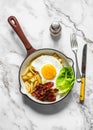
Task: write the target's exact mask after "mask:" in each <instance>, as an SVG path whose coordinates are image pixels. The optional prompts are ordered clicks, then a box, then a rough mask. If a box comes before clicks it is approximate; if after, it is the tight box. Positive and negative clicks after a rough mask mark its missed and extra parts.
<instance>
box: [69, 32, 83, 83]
mask: <svg viewBox="0 0 93 130" xmlns="http://www.w3.org/2000/svg"><path fill="white" fill-rule="evenodd" d="M70 42H71V48H72V51H73V52H74V54H75V59H76V80H77V82H80V81H81V74H80V70H79V66H78V59H77V51H78V43H77V39H76V34H75V33H73V34H71V36H70Z"/></svg>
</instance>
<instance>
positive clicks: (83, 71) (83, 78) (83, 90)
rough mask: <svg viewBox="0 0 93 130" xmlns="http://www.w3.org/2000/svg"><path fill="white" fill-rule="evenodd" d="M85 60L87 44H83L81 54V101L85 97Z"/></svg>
mask: <svg viewBox="0 0 93 130" xmlns="http://www.w3.org/2000/svg"><path fill="white" fill-rule="evenodd" d="M86 60H87V44H85V45H84V48H83V54H82V78H81V86H80V102H81V103H83V102H84V99H85V80H86Z"/></svg>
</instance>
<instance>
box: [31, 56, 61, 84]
mask: <svg viewBox="0 0 93 130" xmlns="http://www.w3.org/2000/svg"><path fill="white" fill-rule="evenodd" d="M46 64H51V65H53V66H54V67H55V69H56V76H55V78H53V79H52V80H46V79H45V78H44V77H43V75H42V73H41V69H42V67H43V66H44V65H46ZM31 65H32V66H33V67H34V68H35V70H36V71H38V72H39V74H40V76H41V78H42V83H44V81H45V80H46V81H47V82H48V81H51V82H54V86H55V82H56V78H57V76H58V74H59V71H60V70H61V68H62V64H61V63H60V62H59V60H58V59H57V58H55V57H54V56H50V55H41V56H39V57H37V58H36V59H34V60H33V61H32V62H31Z"/></svg>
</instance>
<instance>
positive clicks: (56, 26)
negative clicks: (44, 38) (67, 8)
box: [50, 21, 62, 36]
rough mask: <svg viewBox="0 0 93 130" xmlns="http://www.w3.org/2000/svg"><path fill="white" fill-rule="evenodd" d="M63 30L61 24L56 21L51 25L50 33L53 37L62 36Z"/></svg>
mask: <svg viewBox="0 0 93 130" xmlns="http://www.w3.org/2000/svg"><path fill="white" fill-rule="evenodd" d="M61 29H62V27H61V25H60V23H59V22H57V21H54V22H53V23H52V24H51V25H50V33H51V35H53V36H58V35H60V33H61Z"/></svg>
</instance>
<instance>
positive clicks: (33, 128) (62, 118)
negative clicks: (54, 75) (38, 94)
mask: <svg viewBox="0 0 93 130" xmlns="http://www.w3.org/2000/svg"><path fill="white" fill-rule="evenodd" d="M11 15H14V16H16V17H17V19H18V21H19V23H20V24H21V27H22V29H23V30H24V32H25V34H26V36H27V38H28V39H29V41H30V42H31V44H32V45H33V47H34V48H36V49H40V48H53V49H57V50H59V51H61V52H63V53H64V54H65V55H67V56H68V57H70V58H72V59H73V60H74V61H75V57H74V54H73V52H72V50H71V47H70V34H71V33H72V32H73V31H75V32H76V34H77V40H78V61H79V67H80V69H81V62H82V49H83V45H84V44H85V43H87V45H88V50H87V52H88V53H87V69H86V90H85V102H84V105H81V104H80V103H79V93H80V84H79V83H75V85H74V88H73V90H72V91H71V93H70V94H69V95H68V96H67V97H66V98H65V99H64V100H63V101H61V102H59V103H57V104H54V105H47V106H42V105H39V104H36V103H34V102H33V101H30V100H29V99H28V98H27V97H25V96H23V95H22V94H21V93H20V92H19V80H18V72H19V68H20V65H21V63H22V61H23V60H24V58H25V57H26V50H25V48H24V46H23V44H22V42H21V41H20V39H19V38H18V36H17V35H16V33H15V32H14V31H13V29H12V28H11V27H10V25H9V24H8V22H7V18H8V17H9V16H11ZM55 20H56V21H59V22H60V24H61V26H62V33H61V36H60V38H59V39H58V38H57V39H53V38H52V37H51V36H50V32H49V26H50V24H51V23H52V22H53V21H55ZM92 26H93V0H20V1H19V0H1V1H0V130H11V129H12V130H93V71H92V70H93V60H92V57H93V28H92ZM74 67H75V66H74Z"/></svg>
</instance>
